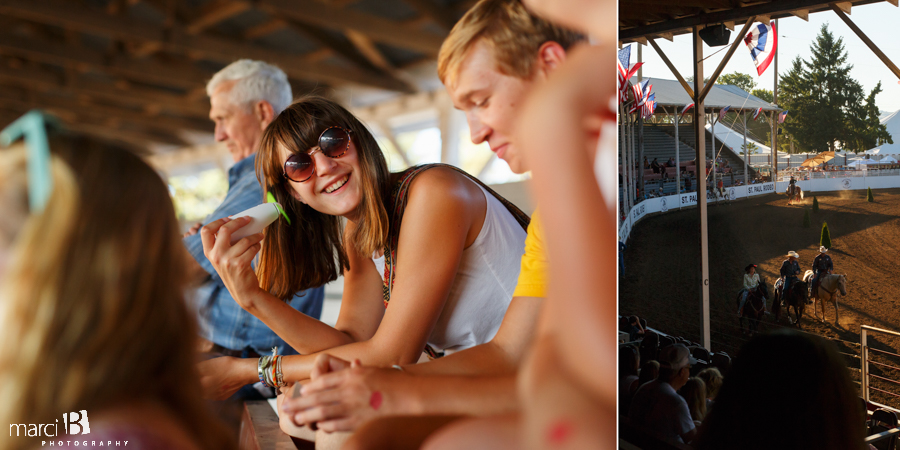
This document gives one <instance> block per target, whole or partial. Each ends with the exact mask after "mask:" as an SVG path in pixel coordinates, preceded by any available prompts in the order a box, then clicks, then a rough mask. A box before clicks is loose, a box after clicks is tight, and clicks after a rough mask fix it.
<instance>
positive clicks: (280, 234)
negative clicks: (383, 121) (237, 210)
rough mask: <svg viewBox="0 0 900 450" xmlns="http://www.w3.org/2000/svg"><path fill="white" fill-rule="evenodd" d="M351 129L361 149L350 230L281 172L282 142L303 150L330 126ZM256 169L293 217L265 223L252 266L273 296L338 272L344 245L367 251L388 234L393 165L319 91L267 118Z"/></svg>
mask: <svg viewBox="0 0 900 450" xmlns="http://www.w3.org/2000/svg"><path fill="white" fill-rule="evenodd" d="M332 126H339V127H342V128H344V129H347V130H350V138H351V139H352V140H353V143H354V144H355V145H356V151H357V153H358V159H359V167H360V169H361V172H362V173H360V174H357V175H358V176H359V180H360V183H359V184H360V186H361V187H362V199H361V201H360V205H359V217H360V218H359V220H358V222H357V223H355V224H354V226H353V227H352V228H350V232H349V235H348V236H347V238H348V240H349V244H351V248H350V249H348V248H347V244H348V243H347V242H344V240H343V235H342V232H341V218H340V217H336V216H331V215H328V214H323V213H320V212H318V211H316V210H314V209H313V208H311V207H310V206H308V205H306V204H304V203H302V202H300V201H298V200H296V199H295V198H294V197H293V195H291V189H292V187H291V185H290V182H289V181H287V180H286V179H285V177H284V161H283V160H282V156H281V153H280V151H279V148H280V147H282V146H283V147H285V148H286V149H287V151H288V152H290V153H299V152H307V151H309V149H311V148H313V147H315V146H316V145H318V139H319V135H320V134H322V131H324V130H325V129H326V128H328V127H332ZM256 168H257V174H258V176H260V184H261V185H262V186H263V189H264V190H265V191H268V192H271V193H272V194H273V195H274V196H275V199H276V201H278V202H279V203H281V205H282V206H283V207H284V209H285V212H286V213H287V214H288V216H289V217H290V219H291V222H292V223H291V224H290V225H288V224H287V222H286V221H283V220H279V221H277V222H275V223H273V224H272V225H270V226H269V227H268V228H266V231H265V233H266V238H265V240H263V243H262V250H261V252H260V261H259V266H258V268H257V275H258V276H259V280H260V284H261V285H262V287H263V288H264V289H266V290H268V291H269V292H270V293H271V294H272V295H274V296H276V297H278V298H282V299H288V298H291V297H292V296H293V295H294V294H295V293H296V292H298V291H300V290H303V289H309V288H313V287H316V286H321V285H323V284H325V283H327V282H329V281H332V280H335V279H337V276H338V275H339V273H340V271H341V270H342V269H348V270H349V269H350V266H349V262H348V259H347V251H355V252H358V253H359V254H360V255H364V256H366V257H368V256H371V255H372V253H373V252H375V251H378V250H381V249H382V248H383V247H384V243H385V240H386V239H387V233H388V213H387V210H386V208H385V199H386V198H387V197H388V195H389V191H390V184H389V183H390V172H389V171H388V168H387V162H386V161H385V159H384V154H383V153H382V151H381V148H380V147H379V146H378V143H377V142H376V141H375V138H374V137H373V136H372V134H371V133H369V130H367V129H366V127H365V126H364V125H363V124H362V123H361V122H360V121H359V120H358V119H357V118H356V117H354V116H353V114H351V113H350V112H349V111H347V110H346V109H344V108H343V107H342V106H341V105H338V104H337V103H335V102H333V101H331V100H328V99H326V98H323V97H318V96H306V97H302V98H300V99H298V100H297V101H295V102H294V103H293V104H292V105H291V106H289V107H288V108H287V109H285V110H284V111H283V112H282V113H281V114H279V115H278V117H277V118H275V120H274V121H273V122H272V123H271V124H269V127H268V128H266V131H265V133H264V134H263V137H262V142H261V143H260V149H259V153H258V154H257V157H256Z"/></svg>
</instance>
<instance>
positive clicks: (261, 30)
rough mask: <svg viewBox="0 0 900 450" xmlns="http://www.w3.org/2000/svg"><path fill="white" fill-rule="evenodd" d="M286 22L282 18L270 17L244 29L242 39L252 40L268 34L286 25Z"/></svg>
mask: <svg viewBox="0 0 900 450" xmlns="http://www.w3.org/2000/svg"><path fill="white" fill-rule="evenodd" d="M288 25H289V24H288V23H287V21H285V20H282V19H271V20H269V21H266V22H263V23H261V24H259V25H256V26H254V27H250V28H248V29H246V30H244V39H248V40H253V39H259V38H261V37H264V36H268V35H270V34H272V33H274V32H276V31H278V30H283V29H285V28H287V27H288Z"/></svg>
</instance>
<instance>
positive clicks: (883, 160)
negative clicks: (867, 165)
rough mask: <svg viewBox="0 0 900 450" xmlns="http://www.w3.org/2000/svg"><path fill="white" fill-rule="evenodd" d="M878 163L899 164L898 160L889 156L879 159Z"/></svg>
mask: <svg viewBox="0 0 900 450" xmlns="http://www.w3.org/2000/svg"><path fill="white" fill-rule="evenodd" d="M878 162H879V163H881V164H897V159H896V158H894V157H893V156H890V155H888V156H885V157H884V158H881V159H879V160H878Z"/></svg>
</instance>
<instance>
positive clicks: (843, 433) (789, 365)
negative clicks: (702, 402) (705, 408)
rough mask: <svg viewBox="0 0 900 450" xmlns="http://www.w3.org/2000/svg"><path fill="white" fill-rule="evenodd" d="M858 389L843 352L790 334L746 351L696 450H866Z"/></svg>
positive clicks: (754, 343) (765, 338)
mask: <svg viewBox="0 0 900 450" xmlns="http://www.w3.org/2000/svg"><path fill="white" fill-rule="evenodd" d="M857 392H858V389H857V388H856V387H855V386H854V385H853V383H852V382H851V381H850V373H849V371H848V370H847V364H846V362H845V361H844V359H843V358H842V357H841V356H840V354H839V353H838V352H837V348H836V347H835V345H834V344H833V343H831V342H828V341H826V340H824V339H822V338H820V337H818V336H813V335H810V334H807V333H800V332H795V331H789V330H780V331H776V332H774V333H771V334H763V335H757V336H756V337H755V338H753V339H752V340H750V342H748V343H747V344H745V345H744V346H743V347H742V348H741V351H740V354H739V355H738V357H737V358H736V359H735V361H734V365H733V366H732V368H731V371H729V372H728V379H727V380H725V383H724V384H723V385H722V390H721V391H720V392H719V395H718V396H717V397H716V403H715V405H716V406H715V407H714V408H713V409H712V410H711V411H710V413H709V415H708V416H707V417H706V420H704V422H703V427H702V428H701V430H700V433H699V435H698V438H697V440H696V443H695V445H694V448H695V449H697V450H707V449H723V448H727V449H732V450H745V449H746V450H750V449H761V448H764V449H767V450H768V449H774V450H781V449H784V450H795V449H800V448H810V449H813V448H814V449H817V450H845V449H846V450H863V449H865V448H866V445H865V444H864V443H863V438H864V432H863V427H862V426H861V424H862V422H863V411H862V408H861V405H860V401H859V398H858V396H857Z"/></svg>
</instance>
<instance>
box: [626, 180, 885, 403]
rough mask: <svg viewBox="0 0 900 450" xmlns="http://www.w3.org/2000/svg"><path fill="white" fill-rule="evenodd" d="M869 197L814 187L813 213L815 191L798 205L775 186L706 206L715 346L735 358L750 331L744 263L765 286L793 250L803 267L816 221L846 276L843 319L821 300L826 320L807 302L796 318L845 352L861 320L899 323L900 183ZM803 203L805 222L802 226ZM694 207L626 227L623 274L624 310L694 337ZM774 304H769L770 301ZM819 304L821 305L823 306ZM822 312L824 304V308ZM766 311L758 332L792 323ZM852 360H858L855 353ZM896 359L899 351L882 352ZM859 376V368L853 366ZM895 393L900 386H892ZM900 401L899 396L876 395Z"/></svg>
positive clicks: (814, 240) (879, 344)
mask: <svg viewBox="0 0 900 450" xmlns="http://www.w3.org/2000/svg"><path fill="white" fill-rule="evenodd" d="M874 193H875V202H874V203H869V202H866V197H865V191H853V192H827V193H815V195H816V197H817V198H818V202H819V212H818V213H813V212H812V194H810V195H808V196H807V197H806V198H805V199H804V201H803V203H802V204H801V205H797V206H787V199H786V197H785V196H784V195H779V194H772V195H766V196H760V197H754V198H751V199H748V200H741V201H735V202H733V203H731V204H728V205H710V207H709V208H708V212H709V215H708V216H709V217H708V223H709V265H710V270H709V279H710V288H709V291H710V316H711V319H710V322H711V327H710V328H711V336H712V338H711V339H712V349H713V350H714V351H722V350H724V351H726V352H728V353H729V354H730V355H732V356H734V355H736V354H737V353H738V350H739V347H740V345H741V344H742V343H743V342H745V341H746V340H747V339H749V337H748V336H746V335H744V334H742V333H741V330H740V328H739V323H738V318H737V316H736V315H735V312H736V310H737V306H736V303H735V294H736V292H737V290H738V289H740V287H741V285H742V280H743V278H742V277H743V268H744V267H745V266H746V265H747V264H750V263H753V264H757V265H758V266H759V267H758V269H757V270H758V272H759V274H760V277H761V278H763V279H765V280H766V282H767V283H769V285H770V286H771V284H772V283H774V281H775V280H776V279H777V277H778V270H779V268H780V267H781V263H782V261H783V260H784V259H785V255H786V254H787V252H788V251H789V250H794V251H796V252H797V253H799V254H800V266H801V269H802V270H804V271H805V270H806V269H809V268H811V267H810V266H811V265H812V260H813V258H814V257H815V256H816V255H817V254H818V248H819V236H820V234H821V229H822V223H823V222H827V223H828V228H829V230H830V232H831V240H832V248H831V250H830V251H829V254H830V255H831V257H832V259H833V260H834V265H835V273H842V274H846V275H847V291H848V292H847V294H848V295H847V296H846V297H843V298H841V299H840V301H839V308H840V321H839V322H838V324H835V323H834V318H835V315H834V308H833V307H832V306H831V304H828V305H827V306H826V309H825V312H826V317H827V322H824V323H823V322H820V321H819V320H817V319H815V317H813V316H812V306H811V305H810V306H807V308H806V311H805V312H804V315H803V319H802V321H801V326H802V328H803V330H804V331H808V332H812V333H816V334H819V335H822V336H824V337H827V338H831V339H834V340H836V341H837V343H838V347H839V349H840V350H841V352H845V353H847V354H857V355H858V354H859V335H860V325H870V326H875V327H879V328H886V329H889V330H895V331H900V189H889V190H876V191H874ZM804 209H809V210H810V219H811V220H810V222H811V224H812V226H811V227H810V228H803V226H802V224H803V215H804ZM699 242H700V240H699V218H698V212H697V209H696V208H694V209H687V210H684V211H678V212H670V213H666V214H661V215H657V216H654V217H649V218H646V219H644V221H642V222H640V223H639V224H638V225H637V226H636V227H635V228H634V230H633V231H632V233H631V237H630V239H629V241H628V248H627V250H626V251H625V273H624V274H623V275H622V277H621V278H620V282H619V311H620V314H637V315H639V316H641V317H644V318H646V319H647V321H648V324H649V325H650V326H651V327H654V328H657V329H659V330H661V331H663V332H666V333H669V334H674V335H680V336H684V337H686V338H688V339H691V340H692V341H696V342H699V341H700V318H701V312H700V307H701V306H700V244H699ZM769 305H770V306H771V302H770V303H769ZM820 308H821V306H820ZM820 315H821V309H820ZM773 318H774V315H773V316H766V317H765V318H764V320H763V322H762V323H761V324H760V331H761V332H764V331H766V330H771V329H774V328H775V327H779V326H788V324H787V322H786V321H785V319H784V316H783V315H782V318H781V323H779V324H775V323H774V319H773ZM869 345H870V346H871V347H873V348H876V349H881V350H884V351H889V352H892V353H900V339H885V338H880V337H879V338H877V339H875V340H874V342H873V341H872V339H871V338H870V344H869ZM847 358H848V366H850V367H855V368H857V369H858V368H859V360H858V359H854V358H852V357H849V356H848V357H847ZM884 361H885V362H890V363H892V364H893V365H895V366H900V360H898V359H897V358H893V359H889V360H884ZM872 373H873V374H877V375H880V376H883V377H886V378H890V379H894V380H900V370H892V369H886V368H881V367H874V368H873V370H872ZM854 377H855V378H856V379H858V374H854ZM889 390H892V391H893V392H898V393H900V386H897V385H894V386H892V387H891V389H889ZM880 397H881V398H879V399H876V400H877V401H881V402H888V404H891V405H896V406H900V398H894V399H891V398H890V397H884V396H880Z"/></svg>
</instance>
